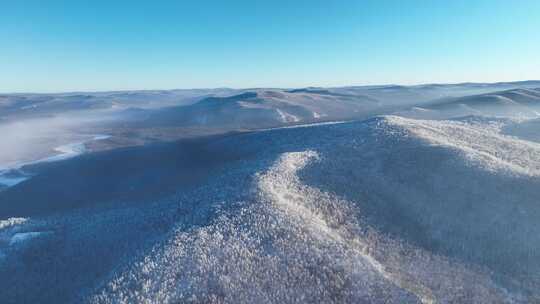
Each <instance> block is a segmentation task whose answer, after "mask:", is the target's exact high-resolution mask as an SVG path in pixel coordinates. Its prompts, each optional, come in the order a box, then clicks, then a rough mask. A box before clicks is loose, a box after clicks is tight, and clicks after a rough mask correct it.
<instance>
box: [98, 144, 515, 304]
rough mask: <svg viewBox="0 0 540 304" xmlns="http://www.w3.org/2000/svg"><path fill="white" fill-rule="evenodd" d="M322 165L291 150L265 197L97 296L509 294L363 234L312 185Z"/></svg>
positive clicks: (350, 298)
mask: <svg viewBox="0 0 540 304" xmlns="http://www.w3.org/2000/svg"><path fill="white" fill-rule="evenodd" d="M318 161H320V156H319V154H318V153H317V152H315V151H311V150H308V151H304V152H291V153H285V154H283V155H282V156H281V157H280V158H279V159H278V160H277V161H276V163H275V164H274V165H273V166H271V167H270V168H269V169H268V170H267V171H265V172H261V173H260V174H259V175H258V177H257V178H256V190H257V192H256V194H255V197H256V202H253V204H249V203H248V204H246V206H245V207H243V208H242V209H241V210H240V211H239V212H235V213H234V214H231V215H222V216H221V217H219V218H218V219H217V220H216V221H215V222H214V223H212V224H210V225H208V226H204V227H201V228H195V229H193V230H188V231H182V230H178V231H177V232H175V233H173V235H172V237H171V238H170V240H169V241H168V242H167V243H165V244H160V245H159V246H157V247H156V248H155V250H153V251H152V252H151V253H150V254H148V255H147V256H146V257H144V258H143V259H142V260H140V261H139V262H138V263H136V264H135V265H134V266H133V267H132V268H130V269H129V270H127V271H126V272H124V273H120V274H118V275H117V276H116V277H114V279H113V280H112V281H111V282H109V283H108V284H107V285H106V286H105V288H104V289H102V290H100V291H99V292H98V293H97V294H96V295H95V296H94V297H92V298H91V299H90V302H91V303H133V302H149V303H185V302H195V303H315V302H320V303H436V302H438V301H441V302H443V303H445V302H455V301H456V299H459V296H460V295H459V293H454V292H452V290H453V289H455V288H457V289H463V290H466V292H467V293H470V298H469V299H472V300H474V301H475V302H480V301H482V303H489V302H497V301H502V300H503V299H504V297H505V296H504V294H502V293H500V292H498V291H497V290H493V289H492V288H493V286H492V285H491V283H490V282H489V280H488V279H487V278H486V277H484V276H481V275H478V274H475V273H473V272H469V271H468V270H467V269H466V268H464V267H461V266H458V265H453V264H451V263H449V262H448V261H446V260H444V259H442V258H438V257H435V256H431V255H428V254H426V253H423V252H421V251H412V252H409V253H407V250H409V249H407V247H406V246H402V245H399V244H394V243H392V242H391V241H387V240H384V239H383V238H381V237H380V236H378V235H377V234H376V233H375V232H369V233H362V232H361V230H362V229H361V228H360V227H359V226H358V224H359V223H357V222H356V220H355V218H354V216H353V215H354V213H355V211H354V209H352V208H350V205H349V203H348V202H346V201H343V200H341V199H339V198H336V197H334V196H333V195H331V194H329V193H325V192H322V191H320V190H318V189H316V188H313V187H310V186H307V185H304V184H302V182H301V180H300V178H299V176H298V173H299V172H300V171H301V170H305V169H306V167H307V166H309V165H311V164H313V163H314V162H318ZM381 254H382V255H384V257H382V258H381V256H380V255H381ZM379 258H381V259H382V261H381V260H379ZM434 288H437V290H433V289H434Z"/></svg>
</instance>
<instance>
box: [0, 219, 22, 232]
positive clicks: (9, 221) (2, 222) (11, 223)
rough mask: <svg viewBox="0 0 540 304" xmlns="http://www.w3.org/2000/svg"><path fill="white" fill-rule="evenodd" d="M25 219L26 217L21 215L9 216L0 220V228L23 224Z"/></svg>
mask: <svg viewBox="0 0 540 304" xmlns="http://www.w3.org/2000/svg"><path fill="white" fill-rule="evenodd" d="M26 221H28V219H27V218H23V217H10V218H8V219H7V220H0V230H2V229H5V228H10V227H13V226H16V225H21V224H24V223H25V222H26Z"/></svg>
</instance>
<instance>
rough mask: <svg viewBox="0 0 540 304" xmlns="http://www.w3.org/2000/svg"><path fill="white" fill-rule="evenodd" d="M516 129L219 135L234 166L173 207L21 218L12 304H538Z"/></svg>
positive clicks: (9, 273) (10, 228) (534, 165)
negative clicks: (507, 131) (512, 133)
mask: <svg viewBox="0 0 540 304" xmlns="http://www.w3.org/2000/svg"><path fill="white" fill-rule="evenodd" d="M504 123H505V122H504V121H503V120H500V119H490V118H485V117H482V118H481V117H466V118H462V119H456V120H440V121H435V120H416V119H408V118H402V117H398V116H381V117H375V118H372V119H369V120H366V121H361V122H351V123H337V124H324V125H311V126H308V127H302V128H300V127H289V128H283V129H272V130H266V131H259V132H251V133H246V134H236V135H231V136H223V137H219V138H218V139H215V140H211V141H208V142H206V143H204V144H202V146H201V148H200V149H201V150H200V151H202V152H204V153H202V152H201V153H199V154H204V155H210V156H213V157H215V155H220V157H222V158H223V162H222V163H221V164H220V165H219V166H216V167H215V168H213V169H212V171H211V173H212V174H210V175H209V176H208V177H207V178H205V179H203V180H201V181H200V182H199V183H197V184H196V185H193V186H192V187H189V188H186V189H185V190H183V191H181V192H179V193H178V194H177V195H175V196H173V197H171V198H169V199H167V200H164V201H157V202H148V203H146V204H139V205H134V204H115V205H108V207H107V208H104V207H99V208H98V207H95V208H86V209H83V210H66V211H65V212H60V213H58V214H56V215H49V216H41V217H32V218H24V217H25V214H16V213H15V212H13V213H12V214H10V216H11V219H9V220H6V221H5V222H4V221H3V222H0V283H2V286H8V285H10V286H13V288H8V289H5V288H3V289H1V290H0V298H1V299H3V302H6V303H20V302H50V303H58V302H87V303H136V302H140V303H298V302H308V303H312V302H322V303H534V302H535V301H539V300H540V293H539V291H538V290H539V288H538V287H540V276H539V274H540V263H538V261H539V260H540V221H539V218H540V206H539V204H538V202H539V201H540V178H539V176H540V144H538V143H534V142H530V141H525V140H522V139H519V138H517V137H511V136H509V135H503V134H502V133H501V130H502V128H503V127H504ZM513 123H515V122H513ZM176 165H178V164H176ZM58 286H62V288H59V287H58Z"/></svg>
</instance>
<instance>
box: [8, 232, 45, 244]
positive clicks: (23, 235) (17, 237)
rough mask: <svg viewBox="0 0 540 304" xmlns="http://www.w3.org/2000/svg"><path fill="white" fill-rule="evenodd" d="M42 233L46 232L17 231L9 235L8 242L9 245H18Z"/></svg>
mask: <svg viewBox="0 0 540 304" xmlns="http://www.w3.org/2000/svg"><path fill="white" fill-rule="evenodd" d="M43 234H47V233H46V232H36V231H32V232H18V233H15V234H14V235H13V236H12V237H11V240H10V242H9V245H10V246H14V245H20V244H22V243H24V242H27V241H30V240H32V239H35V238H37V237H39V236H41V235H43Z"/></svg>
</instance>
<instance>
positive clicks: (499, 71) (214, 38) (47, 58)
mask: <svg viewBox="0 0 540 304" xmlns="http://www.w3.org/2000/svg"><path fill="white" fill-rule="evenodd" d="M539 32H540V1H537V0H530V1H527V0H520V1H510V0H508V1H497V0H491V1H483V0H477V1H461V0H456V1H447V0H445V1H442V0H441V1H439V0H425V1H354V0H350V1H340V0H335V1H328V0H325V1H319V0H310V1H303V0H298V1H282V0H272V1H271V0H267V1H262V0H261V1H257V0H251V1H248V0H245V1H235V0H230V1H225V0H222V1H207V0H198V1H180V0H178V1H100V0H94V1H76V0H71V1H68V0H66V1H52V0H50V1H30V0H20V1H1V2H0V41H1V42H0V92H57V91H81V90H83V91H84V90H120V89H167V88H203V87H303V86H341V85H362V84H387V83H399V84H414V83H430V82H465V81H478V82H480V81H485V82H493V81H510V80H525V79H539V78H540V39H539V38H538V37H539Z"/></svg>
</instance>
